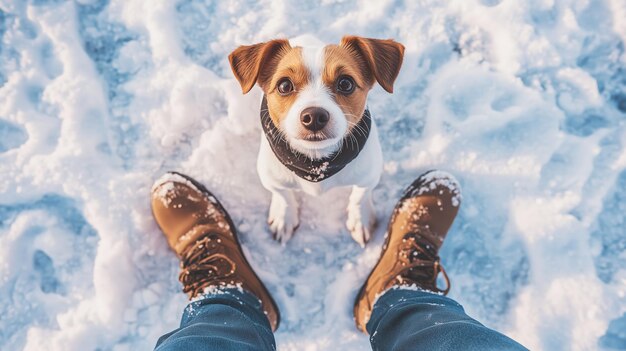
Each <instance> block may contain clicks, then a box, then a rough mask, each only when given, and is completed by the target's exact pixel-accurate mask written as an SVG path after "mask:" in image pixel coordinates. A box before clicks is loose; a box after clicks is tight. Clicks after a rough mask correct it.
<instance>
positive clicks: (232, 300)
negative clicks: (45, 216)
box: [155, 289, 526, 351]
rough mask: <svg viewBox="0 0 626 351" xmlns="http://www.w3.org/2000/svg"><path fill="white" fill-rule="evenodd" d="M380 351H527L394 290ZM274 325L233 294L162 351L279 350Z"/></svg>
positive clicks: (194, 314) (219, 298)
mask: <svg viewBox="0 0 626 351" xmlns="http://www.w3.org/2000/svg"><path fill="white" fill-rule="evenodd" d="M367 331H368V332H369V334H370V335H371V336H370V342H371V344H372V349H374V350H403V351H404V350H481V351H488V350H498V351H505V350H526V348H524V347H523V346H522V345H520V344H518V343H517V342H515V341H513V340H511V339H509V338H508V337H506V336H504V335H502V334H500V333H498V332H496V331H494V330H492V329H489V328H487V327H485V326H484V325H482V324H480V323H478V322H477V321H476V320H474V319H472V318H470V317H469V316H468V315H467V314H465V311H464V310H463V307H461V305H459V304H458V303H456V302H455V301H454V300H452V299H450V298H447V297H445V296H440V295H436V294H431V293H427V292H424V291H415V290H404V289H391V290H389V291H387V292H386V293H385V294H384V295H383V296H381V297H380V298H379V299H378V301H377V302H376V304H375V305H374V310H373V311H372V316H371V318H370V321H369V322H368V323H367ZM275 349H276V342H275V340H274V335H273V334H272V330H271V328H270V324H269V322H268V320H267V318H266V317H265V315H264V314H263V311H262V310H261V304H260V302H259V300H258V299H256V298H255V297H254V296H252V295H251V294H249V293H246V292H243V291H239V290H236V289H229V290H225V291H223V292H220V293H217V294H211V295H208V296H205V297H204V298H203V299H202V300H199V301H196V302H192V303H190V304H189V305H188V306H187V308H186V309H185V313H184V314H183V318H182V321H181V323H180V328H178V329H176V330H174V331H173V332H171V333H168V334H165V335H163V336H162V337H161V338H159V341H158V342H157V345H156V349H155V350H156V351H175V350H176V351H182V350H188V351H198V350H275Z"/></svg>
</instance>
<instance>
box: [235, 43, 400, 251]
mask: <svg viewBox="0 0 626 351" xmlns="http://www.w3.org/2000/svg"><path fill="white" fill-rule="evenodd" d="M403 55H404V46H402V45H401V44H399V43H397V42H395V41H393V40H379V39H369V38H362V37H356V36H346V37H344V38H342V39H341V42H340V43H339V45H324V44H322V43H320V42H319V41H317V40H316V39H314V38H311V37H300V38H298V39H296V40H292V41H287V40H282V39H278V40H271V41H268V42H265V43H259V44H255V45H250V46H241V47H239V48H237V49H236V50H235V51H233V52H232V53H231V54H230V56H229V60H230V64H231V67H232V70H233V73H234V74H235V77H236V78H237V80H238V81H239V83H240V84H241V88H242V90H243V93H244V94H245V93H247V92H249V91H250V90H251V89H252V87H253V86H254V85H255V83H258V84H259V86H260V87H261V89H262V90H263V92H264V93H265V95H266V97H267V103H268V109H269V113H270V117H271V118H272V121H273V122H274V125H275V126H276V127H277V128H278V129H279V130H280V131H281V132H282V133H283V134H284V136H285V138H286V140H287V141H288V143H289V145H290V146H291V148H292V149H294V150H297V151H298V152H300V153H302V154H305V155H308V156H309V157H311V158H314V159H315V158H323V157H325V156H328V155H330V154H332V153H333V152H335V151H337V150H338V148H339V147H340V146H341V143H342V140H343V138H344V137H345V136H347V135H348V134H349V133H350V132H351V131H352V128H353V127H354V126H355V125H356V124H357V123H358V122H359V121H360V119H361V117H362V116H363V112H364V110H365V108H366V106H365V105H366V100H367V94H368V92H369V90H370V89H371V88H372V86H373V85H374V83H375V82H378V83H379V84H380V85H381V86H382V87H383V89H385V90H386V91H387V92H389V93H391V92H393V83H394V81H395V79H396V77H397V76H398V73H399V71H400V67H401V65H402V59H403ZM345 77H350V78H351V79H352V81H353V83H354V84H355V87H354V91H353V92H351V93H349V94H346V93H345V92H346V91H347V90H344V92H343V93H342V92H341V91H340V90H341V89H339V87H338V80H339V79H341V80H342V83H344V84H342V87H344V88H345V87H346V86H348V84H347V83H346V80H345V79H346V78H345ZM285 80H289V81H290V82H291V85H292V88H293V90H292V91H291V92H289V93H287V94H284V91H288V90H289V89H280V90H279V87H278V85H280V84H281V83H283V82H284V81H285ZM282 87H283V88H284V87H286V85H284V84H283V86H282ZM311 107H313V108H321V109H323V110H325V111H327V116H328V121H327V122H325V125H324V127H323V129H321V130H315V131H311V130H309V129H307V128H306V127H305V126H304V125H303V124H304V121H305V120H304V119H303V117H302V114H303V110H305V109H307V108H311ZM382 165H383V160H382V152H381V148H380V143H379V140H378V132H377V129H376V124H375V123H374V120H373V119H372V123H371V130H370V135H369V138H368V140H367V142H366V143H365V146H364V148H363V150H361V152H360V153H359V155H358V156H357V157H356V158H355V159H354V160H353V161H352V162H350V163H349V164H348V165H347V166H346V167H345V168H344V169H342V170H341V171H339V172H338V173H337V174H335V175H333V176H332V177H329V178H328V179H324V180H322V181H320V182H317V183H314V182H309V181H307V180H305V179H302V178H300V177H298V176H296V175H295V174H293V173H292V172H291V171H290V170H288V169H287V168H286V167H285V166H284V165H283V164H282V163H281V162H280V161H279V160H278V159H277V158H276V156H275V154H274V153H273V151H272V149H271V148H270V145H269V143H268V141H267V139H266V136H265V135H262V136H261V147H260V151H259V156H258V162H257V171H258V173H259V177H260V178H261V183H262V184H263V186H264V187H265V188H267V189H268V190H269V191H271V192H272V201H271V204H270V210H269V219H268V223H269V225H270V229H271V231H272V232H273V233H274V235H275V237H276V239H278V240H279V241H280V242H282V243H285V242H286V241H287V240H289V239H290V238H291V236H292V235H293V232H294V230H295V229H296V228H297V226H298V224H299V219H298V202H297V201H296V197H295V194H294V191H296V190H301V191H304V192H305V193H307V194H311V195H319V194H321V193H323V192H325V191H327V190H328V189H331V188H334V187H344V186H351V187H352V193H351V195H350V199H349V204H348V208H347V210H348V219H347V222H346V224H347V227H348V230H349V231H350V232H351V234H352V237H353V238H354V240H355V241H356V242H357V243H359V244H360V245H361V246H364V245H365V243H366V242H367V241H368V240H369V239H370V235H371V231H372V228H373V225H374V224H375V220H376V218H375V212H374V208H373V203H372V189H373V188H374V187H375V186H376V185H377V184H378V181H379V179H380V175H381V173H382Z"/></svg>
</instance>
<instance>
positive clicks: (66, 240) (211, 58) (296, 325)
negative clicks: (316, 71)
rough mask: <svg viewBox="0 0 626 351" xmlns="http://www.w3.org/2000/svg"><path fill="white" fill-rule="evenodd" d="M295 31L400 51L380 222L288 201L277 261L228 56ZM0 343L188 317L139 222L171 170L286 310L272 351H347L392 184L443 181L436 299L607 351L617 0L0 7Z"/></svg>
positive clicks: (253, 96) (617, 150)
mask: <svg viewBox="0 0 626 351" xmlns="http://www.w3.org/2000/svg"><path fill="white" fill-rule="evenodd" d="M303 34H311V35H315V36H316V37H318V38H319V39H320V40H322V41H324V42H328V43H332V42H338V41H339V39H340V38H341V36H342V35H344V34H358V35H363V36H371V37H379V38H394V39H396V40H398V41H400V42H402V43H404V44H405V45H406V57H405V62H404V65H403V68H402V71H401V72H400V76H399V79H398V81H397V84H396V86H395V88H394V94H393V95H389V94H387V93H385V92H384V91H383V90H382V89H380V88H379V87H377V88H375V89H374V90H373V91H372V92H371V94H370V97H369V100H368V104H369V110H370V111H371V113H372V116H373V118H375V119H376V122H377V124H378V126H379V134H380V139H381V144H382V147H383V152H384V159H385V165H384V170H385V172H384V174H383V177H382V180H381V183H380V185H379V186H378V187H377V188H376V189H375V190H374V193H373V195H374V199H375V203H376V209H377V215H378V218H379V223H380V225H379V226H378V229H377V230H376V232H375V234H374V237H373V241H372V242H371V243H370V244H368V245H367V246H366V248H365V249H361V248H360V247H359V246H358V245H357V244H355V243H354V242H353V240H352V239H351V237H350V235H349V233H348V232H347V230H346V229H345V227H344V222H345V216H346V214H345V208H346V205H347V199H348V195H349V190H344V189H340V190H335V191H332V192H330V193H328V194H325V195H324V196H321V197H319V198H314V197H309V196H302V197H301V203H302V206H301V207H302V208H301V225H300V228H299V229H298V231H297V233H296V235H295V237H294V238H293V239H292V240H291V241H290V242H289V243H288V245H286V246H285V247H282V246H281V245H279V244H278V243H276V242H275V241H274V240H273V239H272V238H271V235H270V233H269V231H268V228H267V224H266V215H267V210H268V207H269V201H270V195H269V194H268V193H267V192H266V191H265V190H264V188H263V187H262V186H261V184H260V182H259V179H258V177H257V175H256V171H255V169H256V167H255V161H256V154H257V151H258V147H259V141H260V140H261V138H260V132H261V127H260V123H259V120H258V115H259V114H258V109H259V105H260V98H261V92H260V91H259V90H258V89H257V88H255V89H254V90H253V91H252V92H251V93H250V94H248V95H245V96H242V95H241V91H240V88H239V86H238V84H237V82H236V81H235V79H234V78H233V76H232V74H231V72H230V68H229V66H228V61H227V59H226V57H227V55H228V54H229V53H230V51H231V50H233V49H234V48H235V47H236V46H238V45H241V44H250V43H255V42H259V41H263V40H268V39H271V38H276V37H287V38H293V37H297V36H300V35H303ZM0 38H1V39H0V40H1V41H0V174H2V177H1V178H0V302H1V303H0V349H2V350H42V349H45V350H95V349H101V350H135V349H141V350H148V349H151V348H152V347H153V346H154V344H155V342H156V340H157V339H158V337H159V336H161V335H162V334H164V333H166V332H168V331H170V330H172V329H173V328H175V327H176V326H177V325H178V323H179V319H180V317H181V315H182V312H183V309H184V307H185V305H186V303H187V300H186V297H185V295H184V294H183V293H182V292H181V291H180V285H179V283H178V281H177V275H178V262H177V259H176V257H175V255H174V254H173V253H172V252H171V251H170V250H169V249H168V247H167V243H166V241H165V240H164V238H163V236H162V235H161V233H160V232H159V230H158V228H157V226H156V223H155V222H154V220H153V218H152V216H151V211H150V207H149V204H150V195H149V194H150V190H151V186H152V184H153V182H154V181H155V180H156V179H158V178H159V177H160V176H162V175H163V174H164V173H165V172H166V171H169V170H176V171H180V172H183V173H186V174H189V175H191V176H193V177H195V178H196V179H198V180H199V181H201V182H202V183H203V184H205V185H206V186H207V188H208V189H209V190H211V191H212V192H213V193H214V194H215V195H216V197H218V198H219V199H220V201H221V202H222V203H223V204H224V206H225V207H226V208H227V209H228V210H229V211H230V213H231V215H232V217H233V220H234V222H235V224H236V225H237V226H238V228H239V229H240V231H241V236H240V238H241V241H242V243H243V246H244V251H245V253H246V255H247V256H248V257H249V259H250V261H251V262H252V264H253V265H254V267H255V268H256V269H257V271H258V273H259V276H260V277H261V279H262V280H263V281H264V282H265V283H266V285H267V286H268V288H269V289H270V290H271V292H272V294H273V296H274V298H275V299H276V300H277V303H278V305H279V308H280V310H281V313H282V317H283V320H282V323H281V327H280V329H279V330H278V333H277V334H276V338H277V342H278V348H279V349H280V350H301V349H306V350H323V349H341V350H362V349H367V348H368V347H369V346H368V345H369V343H368V338H367V337H366V336H365V335H363V334H360V333H359V332H357V330H356V328H355V326H354V322H353V321H352V315H351V312H352V304H353V300H354V297H355V295H356V293H357V291H358V289H359V288H360V285H361V284H362V282H363V280H364V279H365V278H366V276H367V274H368V273H369V271H370V269H371V268H372V266H373V264H374V263H375V261H376V259H377V258H378V254H379V252H380V248H381V245H382V239H383V238H382V237H383V231H384V227H385V225H386V220H387V218H388V216H389V214H390V212H391V210H392V209H393V207H394V205H395V201H396V200H397V199H398V198H399V197H400V196H401V194H402V192H403V190H404V188H405V187H406V186H407V185H409V184H410V183H411V182H412V181H413V180H414V179H415V178H416V177H417V176H418V175H419V174H421V173H422V172H424V171H426V170H429V169H442V170H444V171H447V172H450V173H451V174H453V175H454V176H455V177H456V178H457V179H458V181H459V183H460V185H461V187H462V189H463V203H462V205H461V209H460V212H459V216H458V218H457V221H456V222H455V224H454V226H453V228H452V229H451V232H450V233H449V235H448V237H447V239H446V242H445V244H444V245H443V247H442V251H441V252H440V254H441V257H442V264H443V265H444V266H445V267H446V271H447V272H448V274H449V276H450V279H451V282H452V290H451V293H450V296H451V297H453V298H454V299H456V300H458V302H459V303H461V304H462V305H463V306H464V307H465V309H466V311H468V313H469V314H470V315H472V316H474V317H476V318H477V319H478V320H480V321H481V322H483V323H485V324H486V325H488V326H491V327H496V328H497V329H499V330H500V331H502V332H504V333H506V334H507V335H509V336H511V337H513V338H515V339H517V340H519V341H520V342H521V343H523V344H524V345H526V346H527V347H529V348H530V349H533V350H550V351H552V350H597V349H598V350H615V349H618V350H619V349H621V350H624V349H626V335H625V334H624V325H626V229H625V228H626V124H625V120H626V84H624V82H625V81H626V70H625V69H624V67H626V55H624V42H625V39H626V3H625V2H624V1H623V0H530V1H512V0H451V1H435V0H421V1H411V2H404V3H403V2H396V1H391V0H381V1H376V2H370V1H363V0H323V1H321V2H316V1H312V0H306V1H287V0H275V1H261V2H256V1H251V0H233V1H211V0H163V1H148V0H133V1H122V0H111V1H106V0H77V1H63V0H29V1H16V0H0Z"/></svg>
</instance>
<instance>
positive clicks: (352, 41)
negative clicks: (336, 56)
mask: <svg viewBox="0 0 626 351" xmlns="http://www.w3.org/2000/svg"><path fill="white" fill-rule="evenodd" d="M340 45H341V46H343V47H345V48H347V49H349V50H351V51H353V52H354V53H356V54H357V55H360V56H361V57H362V58H363V59H364V60H365V61H366V62H367V64H368V65H369V67H370V69H371V70H372V72H373V73H374V77H375V78H376V81H378V84H380V86H382V87H383V89H385V90H386V91H387V92H389V93H393V83H394V82H395V80H396V78H397V77H398V73H400V67H401V66H402V59H403V57H404V45H402V44H400V43H398V42H395V41H393V40H391V39H387V40H382V39H371V38H362V37H357V36H352V35H349V36H345V37H343V38H342V39H341V43H340Z"/></svg>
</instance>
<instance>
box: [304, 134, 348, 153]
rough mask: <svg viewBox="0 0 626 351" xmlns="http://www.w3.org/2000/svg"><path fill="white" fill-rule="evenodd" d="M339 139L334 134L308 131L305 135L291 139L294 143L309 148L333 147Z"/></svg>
mask: <svg viewBox="0 0 626 351" xmlns="http://www.w3.org/2000/svg"><path fill="white" fill-rule="evenodd" d="M338 142H339V140H337V138H336V137H335V136H334V135H328V134H326V133H320V132H315V133H308V134H306V135H300V136H299V137H298V138H295V139H294V140H293V143H295V145H297V146H300V147H302V148H304V149H309V150H321V149H327V148H334V147H335V146H336V145H337V143H338Z"/></svg>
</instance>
